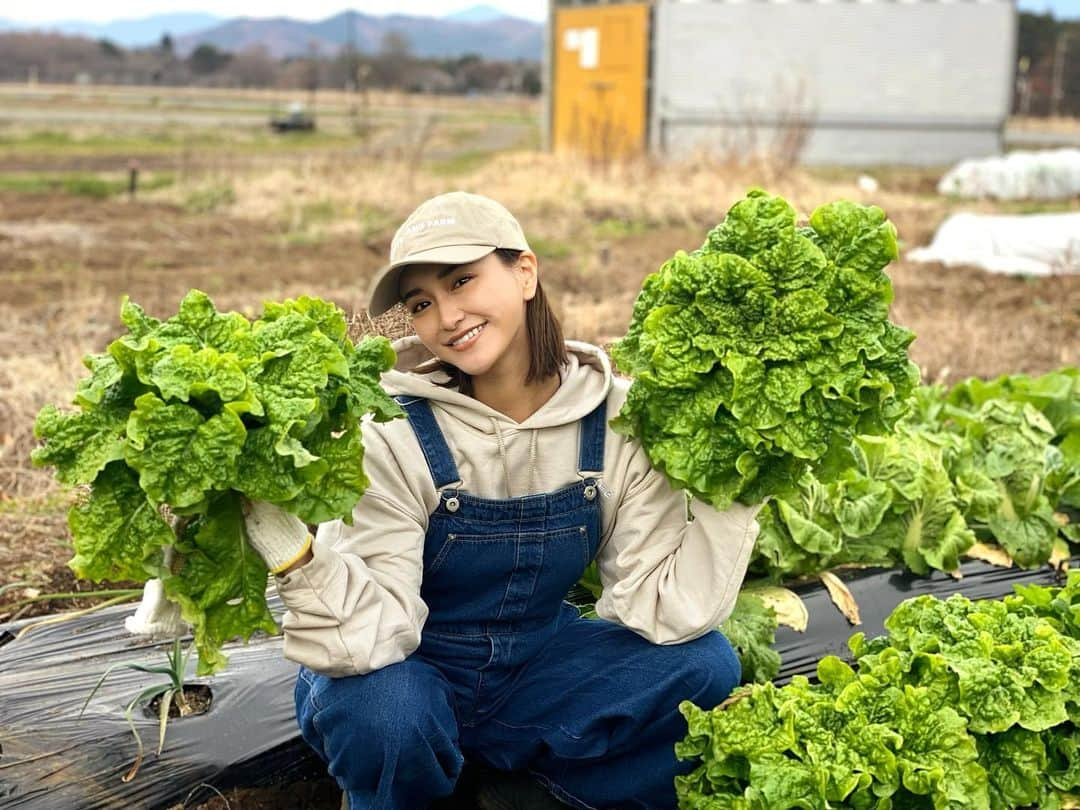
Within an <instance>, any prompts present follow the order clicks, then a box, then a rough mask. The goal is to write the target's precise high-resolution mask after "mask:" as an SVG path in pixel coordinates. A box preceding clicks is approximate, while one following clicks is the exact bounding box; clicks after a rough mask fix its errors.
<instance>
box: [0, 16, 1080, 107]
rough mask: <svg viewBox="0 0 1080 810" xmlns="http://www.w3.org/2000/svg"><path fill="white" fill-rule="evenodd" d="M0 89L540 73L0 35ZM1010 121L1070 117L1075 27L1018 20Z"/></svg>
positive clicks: (422, 82) (1078, 89) (458, 82)
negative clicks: (11, 85) (25, 84)
mask: <svg viewBox="0 0 1080 810" xmlns="http://www.w3.org/2000/svg"><path fill="white" fill-rule="evenodd" d="M0 54H2V56H0V81H9V82H10V81H28V80H30V81H35V80H36V81H42V82H58V83H68V82H89V83H94V84H140V85H154V84H159V85H169V86H189V85H196V86H198V85H202V86H209V87H264V88H281V89H302V90H315V89H318V88H339V89H361V90H363V89H369V88H370V89H399V90H405V91H410V92H427V93H471V92H510V93H523V94H528V95H537V94H539V93H540V90H541V79H540V66H539V65H538V64H536V63H532V62H506V61H497V60H490V59H485V58H484V57H483V56H481V55H479V54H465V55H463V56H460V57H454V58H449V59H431V58H423V57H420V56H417V55H416V54H415V53H414V52H413V49H412V47H411V46H410V43H409V42H408V40H407V39H406V38H405V37H404V36H403V35H402V34H400V33H397V32H393V31H391V32H389V33H388V34H386V36H384V37H383V40H382V42H381V45H380V47H379V48H378V50H377V51H376V52H374V53H361V52H358V51H355V50H352V49H350V48H348V47H346V48H343V49H341V50H340V51H338V52H337V53H334V54H325V53H320V52H319V50H318V48H316V47H315V46H314V45H312V46H311V47H310V48H309V51H308V53H306V54H304V55H303V56H294V57H287V58H281V59H277V58H274V57H273V56H271V55H270V53H269V52H268V51H267V50H266V49H265V48H262V47H255V48H250V49H247V50H243V51H239V52H236V53H233V52H229V51H225V50H221V49H219V48H216V47H214V46H213V45H209V44H202V45H199V46H198V47H196V48H195V49H194V50H193V51H192V52H191V53H190V54H188V55H186V56H183V55H180V54H179V53H177V51H176V49H175V47H174V45H173V40H172V38H171V37H170V36H169V35H168V34H164V35H163V36H162V37H161V41H160V42H158V43H157V44H155V45H153V46H150V47H143V48H121V47H120V46H118V45H117V44H115V43H113V42H111V41H109V40H105V39H102V40H96V41H95V40H92V39H87V38H83V37H73V36H64V35H61V34H53V33H6V34H0ZM1016 56H1017V60H1016V68H1015V88H1014V89H1015V92H1014V93H1013V111H1014V112H1015V113H1019V114H1022V115H1066V116H1067V115H1072V116H1077V115H1080V21H1064V20H1058V19H1055V18H1054V17H1053V16H1052V15H1050V14H1031V13H1027V12H1021V13H1020V15H1019V30H1018V37H1017V54H1016Z"/></svg>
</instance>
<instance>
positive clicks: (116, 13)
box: [0, 0, 1080, 23]
mask: <svg viewBox="0 0 1080 810" xmlns="http://www.w3.org/2000/svg"><path fill="white" fill-rule="evenodd" d="M481 4H482V5H490V6H494V7H496V8H499V9H502V10H504V11H505V12H507V13H508V14H513V15H514V16H516V17H525V18H527V19H530V20H543V19H544V18H545V15H546V9H547V0H362V2H356V0H354V2H353V4H352V7H353V8H355V9H356V10H357V11H363V12H364V13H365V14H376V15H385V14H395V13H396V14H413V15H417V16H435V17H441V16H443V15H444V14H449V13H451V12H454V11H459V10H461V9H463V8H470V7H472V6H475V5H481ZM256 5H257V7H258V10H257V11H256V9H255V6H256ZM1019 5H1020V8H1022V9H1026V10H1031V11H1036V12H1043V11H1050V12H1052V13H1054V15H1055V16H1057V17H1059V18H1071V19H1077V18H1080V0H1019ZM349 6H350V3H349V0H305V2H303V3H297V2H295V0H261V2H259V3H258V4H253V3H252V2H251V0H201V2H200V0H97V2H93V3H87V2H86V1H85V0H35V2H33V3H18V4H16V3H14V2H0V17H2V18H6V19H11V20H18V21H20V22H30V23H49V22H59V21H61V20H86V21H89V22H112V21H114V20H122V19H136V18H139V17H148V16H151V15H154V14H165V13H173V12H177V11H204V12H207V13H209V14H213V15H215V16H217V17H243V16H249V17H277V16H282V17H293V18H295V19H302V20H322V19H325V18H327V17H331V16H333V15H334V14H337V13H338V12H340V11H344V10H345V9H347V8H349Z"/></svg>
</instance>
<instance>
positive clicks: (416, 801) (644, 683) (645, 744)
mask: <svg viewBox="0 0 1080 810" xmlns="http://www.w3.org/2000/svg"><path fill="white" fill-rule="evenodd" d="M399 401H401V403H402V405H403V406H404V407H405V410H406V412H407V413H408V416H409V420H410V423H411V424H412V426H413V429H414V431H415V432H416V435H417V438H418V439H419V441H420V446H421V448H423V450H424V454H425V457H426V458H427V461H428V466H429V467H430V469H431V473H432V476H433V478H434V481H435V485H436V488H437V489H438V490H439V491H440V502H439V505H438V507H437V508H436V510H435V512H433V513H432V514H431V516H430V520H429V527H428V532H427V535H426V538H425V547H424V575H423V585H422V587H421V596H422V597H423V598H424V600H425V602H426V603H427V605H428V608H429V611H430V613H429V616H428V620H427V622H426V623H425V625H424V630H423V634H422V637H421V642H420V647H419V649H417V650H416V651H415V652H414V653H413V654H412V655H410V656H409V657H408V658H406V659H405V660H404V661H402V662H400V663H397V664H392V665H390V666H387V667H383V668H382V669H379V670H376V671H374V672H371V673H368V674H365V675H355V676H352V677H345V678H331V677H328V676H325V675H320V674H317V673H314V672H312V671H310V670H308V669H306V668H302V669H301V671H300V675H299V677H298V679H297V683H296V710H297V719H298V721H299V724H300V729H301V732H302V734H303V736H304V739H305V740H306V741H307V742H308V743H309V744H310V745H311V746H312V747H313V748H314V749H315V751H316V752H317V753H318V754H319V756H320V757H322V759H323V760H324V761H325V762H326V763H327V766H328V769H329V772H330V774H331V775H332V776H333V777H334V778H335V779H336V780H337V782H338V784H339V785H340V786H341V788H342V789H343V790H344V791H346V793H347V794H348V797H349V806H350V808H352V810H360V809H361V808H388V809H389V808H394V809H395V810H417V808H424V807H426V806H427V805H428V804H429V803H430V802H432V801H433V800H435V799H437V798H440V797H443V796H448V795H450V794H451V793H452V792H453V789H454V784H455V782H456V780H457V777H458V774H459V773H460V771H461V766H462V763H463V760H464V757H465V756H468V757H469V758H470V759H474V758H475V759H477V760H480V761H482V762H484V763H486V764H488V765H490V766H492V767H494V768H499V769H504V770H528V771H529V772H531V773H533V774H534V775H535V776H536V777H537V778H538V779H539V780H540V781H541V782H542V783H543V784H544V785H545V786H546V787H547V788H548V789H549V790H550V791H551V792H552V794H554V795H555V796H557V797H558V798H559V799H561V800H562V801H564V802H566V803H567V804H570V805H572V806H574V807H579V808H607V807H612V808H622V807H625V808H669V807H675V791H674V786H673V779H674V777H675V775H676V774H679V773H686V772H688V771H689V770H690V768H691V764H690V763H680V762H678V761H677V760H676V759H675V753H674V745H675V743H676V742H677V741H679V740H681V739H682V738H683V737H684V736H685V735H686V723H685V721H684V719H683V717H682V715H681V714H680V713H679V711H678V706H679V703H680V702H681V701H683V700H690V701H693V702H694V703H697V704H699V705H703V706H713V705H716V704H718V703H720V702H721V701H723V700H724V698H725V697H727V695H728V694H729V693H730V692H731V690H732V689H733V688H734V687H735V686H736V685H737V684H738V682H739V677H740V670H739V662H738V659H737V657H736V656H735V653H734V651H733V650H732V648H731V645H730V644H729V643H728V642H727V640H726V639H725V638H724V637H723V636H722V635H721V634H720V633H719V632H715V631H713V632H710V633H708V634H706V635H705V636H703V637H701V638H699V639H696V640H695V641H691V642H687V643H685V644H677V645H656V644H652V643H651V642H649V641H646V640H645V639H643V638H641V637H640V636H638V635H637V634H636V633H634V632H632V631H630V630H628V629H626V628H624V627H622V626H620V625H618V624H615V623H613V622H609V621H606V620H603V619H582V618H580V617H579V616H578V613H577V610H576V609H575V608H573V607H572V606H570V605H568V604H566V603H565V602H563V597H564V596H565V594H566V592H567V591H568V589H569V588H570V586H571V585H573V584H574V583H575V582H576V581H577V580H578V579H579V578H580V576H581V574H582V572H583V570H584V568H585V566H586V565H587V564H588V563H589V561H590V560H591V559H592V558H593V556H594V555H595V554H596V549H597V545H598V543H599V539H600V525H601V524H600V503H599V499H598V497H597V495H598V486H599V479H600V475H601V473H602V471H603V446H604V431H605V420H606V413H605V411H604V405H603V404H601V406H600V407H599V408H597V409H596V411H594V412H593V413H592V414H590V415H589V416H587V417H585V419H583V420H582V422H581V433H580V435H581V440H580V449H579V458H578V477H579V480H578V482H576V483H574V484H572V485H570V486H567V487H564V488H562V489H560V490H557V491H555V492H551V493H543V494H539V495H529V496H525V497H519V498H509V499H484V498H477V497H475V496H473V495H470V494H469V493H468V492H466V491H464V490H463V488H462V486H461V484H462V482H461V480H460V478H459V477H458V473H457V468H456V465H455V464H454V461H453V458H452V456H451V455H450V451H449V448H448V447H447V445H446V441H445V439H444V438H443V435H442V433H441V431H440V430H439V428H438V425H437V424H436V422H435V418H434V415H433V413H432V411H431V407H430V405H429V404H428V402H427V401H426V400H423V399H408V398H404V397H402V398H399Z"/></svg>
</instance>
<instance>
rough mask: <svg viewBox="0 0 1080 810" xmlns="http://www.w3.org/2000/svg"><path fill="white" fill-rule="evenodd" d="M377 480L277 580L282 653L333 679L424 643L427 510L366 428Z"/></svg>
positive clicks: (367, 461) (367, 462) (369, 464)
mask: <svg viewBox="0 0 1080 810" xmlns="http://www.w3.org/2000/svg"><path fill="white" fill-rule="evenodd" d="M364 442H365V444H366V445H367V453H366V455H365V458H364V467H365V472H366V473H367V475H368V477H369V479H370V481H371V484H370V486H369V488H368V489H367V491H366V492H365V493H364V496H363V498H361V500H360V502H359V503H358V504H357V506H356V508H355V510H354V511H353V525H352V526H348V525H346V524H345V523H344V522H342V521H340V520H335V521H330V522H328V523H323V524H322V525H320V526H319V529H318V532H317V533H316V535H315V542H314V544H313V546H312V552H313V555H314V556H313V558H312V560H311V561H309V562H308V563H307V564H305V565H304V566H302V567H300V568H298V569H296V570H294V571H291V572H289V573H288V574H287V575H286V576H284V577H280V578H279V579H278V580H277V585H278V593H279V594H280V595H281V599H282V601H283V602H284V603H285V606H286V607H287V608H288V613H287V614H286V616H285V620H284V622H283V627H284V631H285V656H286V657H287V658H289V659H291V660H293V661H296V662H298V663H300V664H303V665H304V666H306V667H308V668H310V669H312V670H315V671H316V672H321V673H324V674H326V675H332V676H335V677H341V676H345V675H361V674H365V673H368V672H371V671H373V670H376V669H379V668H381V667H385V666H387V665H389V664H394V663H397V662H398V661H402V660H404V659H405V658H406V657H407V656H408V655H410V654H411V653H412V652H413V651H414V650H415V649H416V648H417V647H418V646H419V644H420V631H421V629H422V627H423V624H424V621H425V620H426V619H427V613H428V610H427V606H426V605H425V604H424V602H423V600H422V599H421V598H420V578H421V574H422V570H423V549H424V534H425V530H426V525H427V512H426V511H425V510H424V508H423V504H422V501H421V500H420V499H419V498H417V497H414V496H413V495H412V494H410V490H409V487H408V486H407V484H406V482H405V481H404V475H403V473H402V471H401V468H400V467H399V466H398V464H397V462H396V460H395V458H394V456H393V454H392V453H390V451H389V449H388V446H387V440H386V438H385V437H383V436H382V435H381V434H380V433H379V432H378V431H376V430H369V429H366V428H365V431H364Z"/></svg>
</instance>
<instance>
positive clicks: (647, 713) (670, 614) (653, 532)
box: [248, 192, 759, 808]
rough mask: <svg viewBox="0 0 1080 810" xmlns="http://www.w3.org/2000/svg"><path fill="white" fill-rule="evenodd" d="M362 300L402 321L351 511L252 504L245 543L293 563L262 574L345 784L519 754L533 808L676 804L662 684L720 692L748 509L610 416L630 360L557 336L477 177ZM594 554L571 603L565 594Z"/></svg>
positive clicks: (428, 211)
mask: <svg viewBox="0 0 1080 810" xmlns="http://www.w3.org/2000/svg"><path fill="white" fill-rule="evenodd" d="M369 301H370V303H369V310H370V311H371V313H372V314H373V315H378V314H381V313H383V312H385V311H386V310H388V309H390V308H391V307H393V306H395V305H397V304H399V303H400V304H402V305H403V306H404V307H405V309H406V311H407V312H408V315H409V317H410V318H411V319H412V322H413V325H414V327H415V330H416V334H415V335H413V336H411V337H408V338H404V339H402V340H399V341H398V342H397V343H395V344H394V348H395V351H396V352H397V363H396V367H395V369H393V370H391V371H389V372H387V373H386V374H384V375H383V377H382V384H383V386H384V387H385V388H386V390H387V391H388V392H390V393H392V394H394V395H395V396H396V398H397V400H398V402H399V403H400V404H401V405H402V406H403V408H404V410H405V412H406V413H407V415H408V419H407V420H397V421H396V422H390V423H379V424H376V423H369V424H367V425H365V433H364V436H365V447H366V455H365V459H364V467H365V471H366V472H367V474H368V475H369V476H370V479H371V480H370V485H369V487H368V489H367V490H366V492H365V495H364V498H363V500H362V501H361V503H360V504H359V505H358V506H357V508H356V510H355V514H354V515H353V524H352V525H351V526H349V525H346V524H345V523H343V522H341V521H331V522H327V523H324V524H323V525H321V526H320V527H319V530H318V533H317V535H316V537H315V540H314V543H313V546H312V549H311V552H309V553H305V551H304V549H305V548H306V532H305V530H304V527H303V526H302V525H296V524H297V523H298V522H295V521H293V519H292V517H291V516H290V515H287V514H285V513H280V510H277V511H274V510H275V509H276V507H273V506H270V505H262V504H256V505H255V507H254V508H253V510H252V514H251V516H250V517H249V526H248V528H249V535H250V538H251V542H252V545H253V546H255V548H256V549H258V548H260V546H262V545H265V546H266V547H268V548H270V549H272V550H273V551H274V552H275V557H276V558H277V559H282V560H293V561H294V562H292V563H291V564H289V565H285V566H282V567H279V568H278V569H277V570H278V571H280V572H281V573H280V575H279V577H278V579H277V586H278V591H279V593H280V594H281V597H282V600H283V601H284V603H285V604H286V606H287V607H288V609H289V613H288V614H287V617H286V619H285V622H284V630H285V654H286V656H288V657H289V658H292V659H293V660H295V661H297V662H299V663H301V664H302V665H303V666H302V668H301V670H300V676H299V680H298V682H297V688H296V714H297V719H298V721H299V723H300V728H301V731H302V733H303V735H304V739H305V740H307V742H308V743H309V744H310V745H311V746H312V747H313V748H314V749H315V750H316V751H317V752H318V753H319V755H320V756H321V757H322V758H323V759H324V760H325V761H326V763H327V765H328V768H329V771H330V773H331V774H332V775H333V776H334V778H335V779H336V780H337V781H338V784H339V785H341V787H342V789H343V790H344V791H345V792H346V794H347V796H348V799H349V806H350V807H353V808H362V807H382V808H390V807H392V808H415V807H427V806H429V805H430V804H431V803H432V802H433V801H435V800H436V799H438V798H439V797H443V796H447V795H449V794H451V792H452V791H453V790H454V786H455V783H456V782H457V780H458V778H459V776H460V774H461V768H462V764H463V762H464V759H465V758H466V757H468V758H469V759H470V761H472V762H475V763H479V764H481V765H482V766H484V767H487V768H493V769H495V770H496V771H527V772H529V773H530V774H532V775H533V776H534V777H535V778H536V780H537V781H538V784H539V785H542V786H543V788H546V793H543V792H542V793H541V795H543V796H545V797H546V804H544V805H530V806H559V805H560V804H561V805H566V804H568V805H570V806H573V807H579V808H596V807H641V808H646V807H647V808H669V807H674V806H675V792H674V786H673V779H674V777H675V776H676V775H677V774H680V773H685V772H686V771H688V767H686V765H684V764H680V763H679V762H678V761H677V760H676V759H675V755H674V745H675V743H676V742H677V741H678V740H680V739H682V737H683V736H684V735H685V730H686V726H685V721H684V720H683V718H682V716H681V715H680V713H679V711H678V705H679V703H680V702H681V701H683V700H691V701H693V702H694V703H696V704H698V705H701V706H705V707H712V706H715V705H717V704H718V703H720V702H721V701H722V700H723V699H724V698H725V697H726V696H727V695H728V693H729V692H730V691H731V689H732V688H733V687H734V686H735V685H736V684H737V683H738V681H739V674H740V673H739V663H738V659H737V658H736V656H735V654H734V651H733V650H732V648H731V645H730V644H729V643H728V641H727V639H726V638H724V636H723V635H722V634H721V633H719V632H717V631H716V630H715V628H716V627H717V626H718V625H719V624H720V623H721V622H722V621H723V620H724V619H725V618H727V616H728V615H729V614H730V613H731V609H732V607H733V605H734V600H735V596H736V594H737V592H738V588H739V585H740V583H741V581H742V578H743V575H744V573H745V571H746V567H747V563H748V560H749V556H750V551H751V548H752V546H753V544H754V540H755V538H756V536H757V532H758V526H757V522H756V521H755V516H756V514H757V510H758V508H759V507H756V506H754V507H748V506H744V505H741V504H736V505H734V506H733V507H731V508H730V509H728V510H726V511H718V510H716V509H714V508H713V507H711V506H709V505H707V504H705V503H703V502H699V501H697V500H690V501H689V503H688V501H687V498H686V496H685V494H684V493H682V492H678V491H675V490H673V489H672V488H671V486H670V484H668V482H667V479H666V478H665V477H664V476H663V475H662V474H661V473H659V472H657V471H656V470H654V469H653V468H652V467H651V466H650V463H649V459H648V456H647V455H646V454H645V451H644V449H643V448H642V446H641V444H640V443H639V442H638V441H637V440H636V439H633V438H627V437H624V436H621V435H619V434H616V433H615V432H614V431H609V430H608V429H607V417H608V415H609V414H614V413H616V412H618V410H619V409H620V407H621V406H622V404H623V402H624V400H625V399H626V393H627V390H628V388H629V382H628V381H626V380H620V379H616V378H615V376H614V375H613V374H612V371H611V366H610V363H609V361H608V358H607V356H606V355H605V353H604V352H603V351H602V350H601V349H599V348H597V347H596V346H591V345H589V344H586V343H580V342H577V341H573V340H563V337H562V331H561V328H560V326H559V323H558V320H557V319H556V318H555V316H554V314H553V313H552V311H551V309H550V307H549V306H548V304H547V302H546V301H545V299H544V295H543V290H542V288H541V285H540V267H539V262H538V261H537V258H536V255H535V254H534V253H533V252H532V251H531V250H530V249H529V244H528V242H527V241H526V239H525V235H524V233H523V232H522V229H521V226H520V225H519V224H518V222H517V220H516V219H515V218H514V217H513V216H512V215H511V214H510V212H509V211H507V210H506V209H505V208H503V206H502V205H500V204H499V203H497V202H495V201H494V200H491V199H488V198H486V197H482V196H479V195H475V194H467V193H464V192H453V193H450V194H444V195H440V196H438V197H435V198H433V199H431V200H428V201H427V202H425V203H423V204H422V205H421V206H420V207H419V208H417V210H416V211H415V212H413V214H412V215H411V216H410V217H409V218H408V219H407V220H406V221H405V223H404V224H403V225H402V226H401V228H399V229H398V232H397V234H396V235H395V237H394V240H393V243H392V245H391V250H390V262H389V263H388V264H387V265H386V267H384V268H383V269H382V270H380V271H379V273H378V274H377V275H376V278H375V279H374V281H373V284H372V288H371V295H370V298H369ZM290 548H291V549H294V550H295V552H296V553H295V554H292V555H290V554H289V553H288V549H290ZM593 561H595V562H596V566H597V571H598V573H599V577H600V581H601V584H602V585H603V594H602V596H601V597H600V598H599V600H598V601H597V603H596V614H597V617H598V618H594V619H586V618H582V617H581V616H579V615H578V612H577V610H576V609H575V608H573V607H572V606H571V605H569V604H567V603H566V602H564V597H565V596H566V594H567V591H568V590H569V588H570V587H571V586H572V585H574V583H576V582H577V581H578V580H579V579H580V578H581V576H582V574H583V572H584V570H585V568H586V567H587V566H588V565H589V564H590V563H591V562H593ZM492 784H494V785H497V784H498V783H497V782H494V783H492ZM539 789H540V788H539V787H537V790H539ZM489 804H491V805H492V806H500V807H515V808H516V807H518V806H520V805H519V804H517V803H516V800H515V799H508V798H507V797H496V798H495V799H494V800H493V801H492V802H491V803H489Z"/></svg>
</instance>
